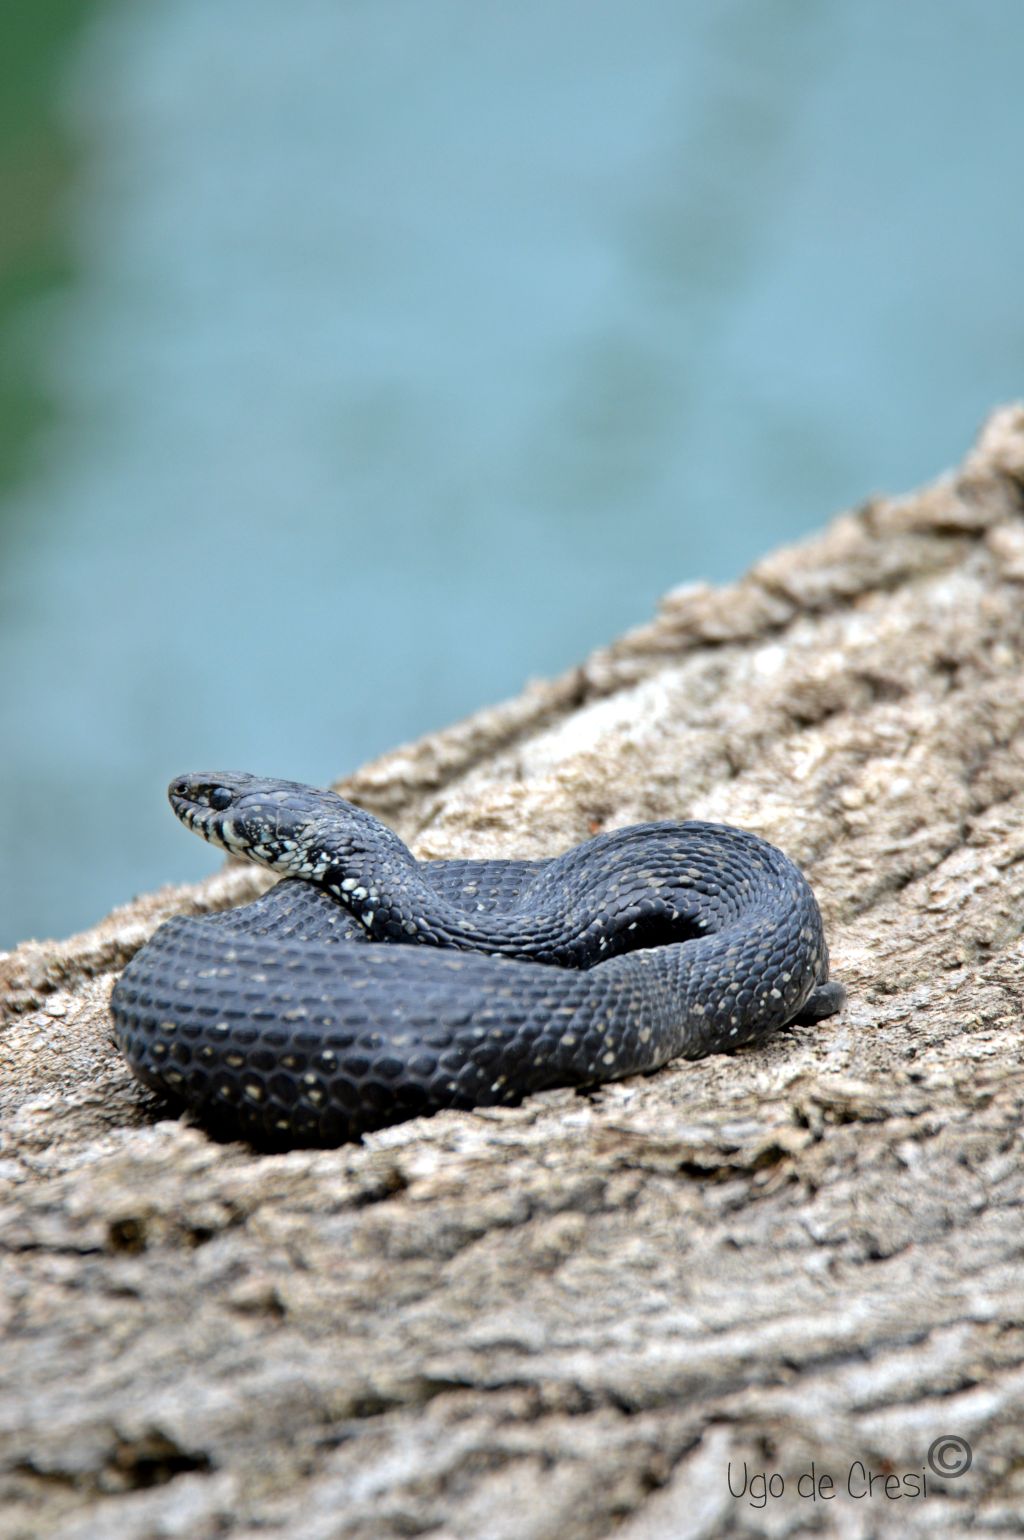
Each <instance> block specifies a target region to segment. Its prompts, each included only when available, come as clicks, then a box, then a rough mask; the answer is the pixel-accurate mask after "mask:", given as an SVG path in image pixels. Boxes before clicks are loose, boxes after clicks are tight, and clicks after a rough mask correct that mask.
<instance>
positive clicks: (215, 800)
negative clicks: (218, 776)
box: [208, 786, 232, 813]
mask: <svg viewBox="0 0 1024 1540" xmlns="http://www.w3.org/2000/svg"><path fill="white" fill-rule="evenodd" d="M208 800H209V804H210V806H211V807H212V808H213V811H214V812H215V813H223V811H224V809H225V808H226V807H230V806H231V801H232V798H231V793H230V792H229V791H228V789H227V787H226V786H215V787H214V788H213V790H212V791H211V793H210V796H209V799H208Z"/></svg>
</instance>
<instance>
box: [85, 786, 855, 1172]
mask: <svg viewBox="0 0 1024 1540" xmlns="http://www.w3.org/2000/svg"><path fill="white" fill-rule="evenodd" d="M170 799H171V803H172V806H173V807H174V810H175V812H176V813H177V814H178V816H179V818H181V819H182V821H183V822H184V823H185V824H187V825H188V826H189V827H190V828H192V829H194V830H195V831H196V832H198V833H200V834H201V835H203V837H204V838H206V839H208V840H211V841H212V842H213V843H215V844H219V845H221V846H223V847H224V848H225V849H227V850H229V851H232V852H234V853H237V854H244V855H247V856H249V857H250V858H252V859H254V860H256V861H259V862H261V863H262V864H263V865H266V866H269V867H271V868H272V869H273V870H275V871H278V872H280V873H282V874H283V875H284V876H285V878H286V880H284V881H282V882H279V883H278V884H277V885H276V886H275V887H274V888H272V889H271V890H270V891H269V892H268V893H266V894H264V896H263V897H262V898H259V899H257V900H256V902H255V903H251V904H247V905H245V906H244V907H242V908H240V909H235V910H230V911H228V912H227V913H224V914H217V915H208V916H204V917H202V918H196V917H186V916H180V917H178V918H176V919H173V920H170V921H168V922H167V923H166V924H165V925H162V926H161V927H160V928H159V930H157V931H156V933H155V934H154V935H153V937H152V939H151V940H150V941H149V942H147V944H146V945H145V946H144V947H142V949H141V950H140V951H139V952H138V953H137V954H136V956H135V957H134V958H133V960H132V961H131V963H130V964H129V965H128V967H127V968H126V969H125V971H124V973H123V975H122V976H121V978H120V980H119V981H118V983H117V985H116V987H115V989H114V993H113V997H112V1000H111V1010H112V1014H113V1019H114V1030H115V1036H116V1039H117V1042H118V1045H119V1046H120V1047H121V1049H122V1050H123V1052H124V1054H125V1056H126V1057H127V1060H128V1063H129V1064H130V1066H131V1068H132V1069H133V1071H134V1072H135V1074H136V1075H137V1076H138V1077H139V1079H140V1080H142V1081H143V1082H144V1083H145V1084H146V1085H148V1086H150V1087H152V1088H153V1089H155V1090H158V1091H160V1092H162V1093H163V1094H164V1095H166V1096H169V1097H171V1098H172V1099H175V1100H178V1101H181V1102H184V1103H185V1104H186V1105H187V1106H189V1107H190V1108H192V1109H193V1110H194V1111H195V1112H196V1113H197V1115H198V1116H199V1117H200V1118H201V1119H202V1120H203V1121H205V1122H206V1123H208V1124H210V1125H211V1126H214V1127H215V1128H218V1129H221V1130H224V1131H226V1132H229V1133H233V1134H240V1135H242V1136H244V1137H246V1138H249V1139H251V1140H253V1141H254V1142H257V1143H261V1144H272V1145H278V1146H289V1145H302V1144H315V1145H331V1144H338V1143H341V1142H342V1141H344V1140H346V1139H351V1138H355V1137H358V1135H359V1134H361V1133H362V1132H364V1131H365V1130H367V1129H370V1128H376V1127H381V1126H383V1125H384V1124H387V1123H394V1122H398V1121H400V1120H402V1119H403V1118H409V1117H414V1116H416V1115H417V1114H420V1113H430V1112H436V1111H438V1110H440V1109H441V1108H443V1107H457V1108H458V1107H461V1108H468V1107H475V1106H493V1105H498V1104H510V1103H515V1102H518V1101H519V1100H521V1098H522V1097H523V1096H525V1095H527V1094H529V1093H530V1092H535V1091H540V1090H544V1089H547V1088H549V1087H552V1086H565V1085H576V1086H586V1085H594V1084H597V1083H599V1082H601V1081H604V1080H614V1079H617V1078H619V1077H621V1076H623V1075H630V1074H635V1073H637V1072H639V1071H646V1070H652V1069H656V1068H657V1067H658V1066H659V1065H662V1064H664V1063H666V1062H667V1061H668V1060H669V1059H673V1058H676V1057H679V1056H683V1057H686V1058H700V1057H703V1056H704V1055H705V1054H709V1053H716V1052H723V1051H729V1050H731V1049H733V1048H736V1047H738V1046H740V1045H741V1044H743V1043H748V1042H751V1041H753V1040H756V1039H760V1038H763V1037H765V1036H766V1035H767V1034H768V1033H770V1032H772V1031H774V1030H776V1029H777V1028H779V1027H781V1026H784V1025H785V1024H786V1023H788V1022H791V1021H793V1020H796V1019H800V1020H818V1019H820V1018H821V1017H823V1016H828V1015H831V1014H832V1013H833V1012H835V1011H837V1010H838V1009H839V1008H840V1006H841V1005H842V1003H843V999H844V991H843V989H842V987H841V986H840V985H838V984H835V983H830V982H828V950H827V947H826V945H825V939H824V935H823V932H822V924H821V915H820V913H819V911H818V906H817V903H816V902H815V899H814V895H813V893H812V892H811V889H810V887H809V886H808V884H807V882H806V880H805V878H804V877H803V876H802V875H801V873H800V872H799V871H798V870H797V868H796V867H795V866H794V865H793V864H792V862H791V861H789V860H788V859H787V857H786V856H784V855H783V854H782V853H781V851H779V850H776V849H775V848H774V846H772V845H769V844H767V843H766V842H765V841H764V840H761V839H759V838H757V836H756V835H753V834H747V833H744V832H743V831H741V830H739V829H733V828H729V827H727V826H725V825H718V824H708V823H651V824H642V825H639V826H637V827H634V828H631V829H619V830H615V831H613V832H612V833H610V834H602V835H598V836H597V838H595V839H592V840H589V841H588V842H587V843H586V844H583V845H580V846H578V847H577V848H576V849H574V850H570V851H568V852H567V853H566V854H564V855H561V856H557V857H555V858H554V859H552V860H549V861H432V862H422V863H420V862H417V861H416V860H415V858H414V857H413V856H412V854H411V853H410V851H409V850H408V849H407V848H406V846H405V845H403V844H402V842H401V840H399V838H398V836H397V835H395V834H394V833H393V832H392V831H391V830H390V829H388V828H386V827H385V826H384V825H383V824H381V823H379V822H378V821H377V819H375V818H373V817H371V815H370V814H368V813H366V812H363V811H362V810H361V809H359V808H356V807H353V806H352V805H351V804H350V803H347V802H345V801H343V799H342V798H341V797H338V796H336V795H335V794H334V793H332V792H324V791H316V790H314V789H312V788H310V787H306V786H300V785H297V784H296V783H294V782H289V781H275V780H265V779H260V778H258V777H255V776H250V775H242V774H234V773H232V774H219V773H218V774H209V773H206V774H202V775H193V776H184V777H181V778H180V779H179V780H176V781H174V782H172V784H171V788H170ZM367 941H370V942H383V943H388V942H390V943H393V944H392V945H369V946H368V945H365V944H358V943H365V942H367Z"/></svg>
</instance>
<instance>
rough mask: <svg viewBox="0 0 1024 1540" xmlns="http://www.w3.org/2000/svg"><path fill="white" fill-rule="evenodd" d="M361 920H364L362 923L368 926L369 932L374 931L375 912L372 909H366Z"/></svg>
mask: <svg viewBox="0 0 1024 1540" xmlns="http://www.w3.org/2000/svg"><path fill="white" fill-rule="evenodd" d="M359 918H360V919H361V920H362V922H363V924H364V925H365V926H366V928H367V930H372V929H373V910H372V909H365V910H364V911H363V913H362V914H361V915H360V916H359Z"/></svg>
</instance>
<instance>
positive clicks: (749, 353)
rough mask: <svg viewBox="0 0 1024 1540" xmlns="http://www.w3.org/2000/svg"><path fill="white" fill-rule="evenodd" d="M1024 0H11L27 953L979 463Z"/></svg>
mask: <svg viewBox="0 0 1024 1540" xmlns="http://www.w3.org/2000/svg"><path fill="white" fill-rule="evenodd" d="M1022 57H1024V5H1022V4H1021V3H1020V0H985V3H984V4H981V5H976V6H968V5H955V4H943V3H938V4H937V3H936V0H901V3H900V4H899V5H893V4H891V3H888V0H832V3H831V4H829V5H815V4H812V3H809V0H776V3H774V4H772V5H766V4H765V3H764V0H697V3H692V4H689V5H686V6H681V5H679V4H678V3H676V0H628V3H626V0H621V3H615V4H608V3H602V0H554V3H552V0H543V3H541V0H517V4H515V5H514V6H481V5H480V4H479V3H477V0H297V3H295V4H293V5H289V6H281V5H277V4H274V3H271V0H220V3H218V4H216V5H211V4H209V3H208V0H149V3H147V4H128V3H113V0H107V3H103V0H4V4H3V6H2V8H0V70H2V76H3V91H2V96H0V671H2V672H0V686H2V688H0V742H2V746H3V748H2V754H0V945H5V944H6V945H9V944H11V943H13V942H14V941H16V940H18V939H21V938H23V937H25V936H27V935H31V934H43V935H45V934H61V933H65V932H67V931H69V930H71V929H73V928H77V927H81V926H84V925H86V924H88V923H90V922H92V921H94V920H95V919H97V918H99V916H100V915H101V914H102V913H103V912H104V911H105V910H106V909H108V908H109V907H110V906H112V905H113V904H115V903H118V902H121V901H123V900H125V899H127V898H129V897H130V896H131V895H132V894H133V893H134V892H137V891H140V890H143V889H146V888H148V887H151V886H155V885H157V884H158V883H160V882H162V881H165V880H169V879H185V878H189V877H196V876H199V875H201V874H202V873H203V872H204V871H208V870H211V869H213V867H214V866H216V865H217V864H218V861H219V857H218V856H217V854H216V853H215V852H213V851H211V850H210V849H208V848H207V847H205V846H202V845H201V844H200V843H199V842H198V841H197V840H194V839H191V838H189V837H188V836H187V835H186V834H185V833H184V831H182V830H181V829H180V828H179V827H178V825H177V824H176V822H175V821H174V819H173V818H172V816H171V814H170V813H169V811H167V809H166V806H165V804H164V802H163V790H164V786H165V783H166V782H167V780H168V779H169V778H170V776H171V775H172V774H174V773H177V772H179V771H181V770H185V769H196V768H202V767H207V766H210V767H217V766H219V767H222V768H247V769H253V770H259V771H263V772H266V773H270V774H278V775H283V776H288V777H293V778H298V779H304V780H310V781H315V782H324V781H326V780H328V779H330V778H332V777H334V776H336V775H338V774H339V773H342V772H344V771H347V770H349V769H351V768H353V767H355V766H356V765H357V764H359V763H360V762H361V761H362V760H364V759H366V758H367V757H368V756H370V755H373V754H376V753H378V752H379V751H381V750H383V749H385V748H387V747H389V746H390V745H392V744H394V743H396V742H398V741H400V740H402V739H407V738H410V737H412V736H414V735H416V734H419V733H423V732H426V731H428V730H430V729H431V728H434V727H438V726H441V725H442V724H444V723H446V722H449V721H451V720H452V719H454V718H457V717H458V716H460V715H462V714H464V713H466V712H469V711H471V710H473V709H474V708H475V707H477V706H479V705H482V704H484V703H485V702H489V701H494V700H497V699H499V698H501V697H503V696H506V695H508V694H511V693H514V692H516V691H517V690H518V689H519V688H520V687H521V685H522V684H523V682H524V681H525V680H526V679H527V678H528V677H529V676H534V675H537V674H548V673H552V672H555V671H558V670H561V669H562V668H564V667H566V666H568V665H570V664H571V663H573V662H575V661H577V660H578V659H580V658H581V657H582V656H583V655H584V654H585V653H586V652H587V651H588V649H590V648H591V647H593V646H595V645H597V644H599V643H601V642H603V641H606V640H608V639H609V638H611V637H612V636H613V635H614V634H615V633H617V632H618V631H620V630H622V629H623V628H624V627H626V626H627V625H630V624H632V623H634V622H637V621H640V620H642V619H644V618H646V617H647V616H648V614H649V613H650V612H651V610H652V608H653V606H654V604H655V601H656V599H657V596H658V595H659V594H660V593H661V592H662V591H664V590H665V589H666V588H668V587H671V586H673V585H675V584H677V583H681V582H684V581H687V580H692V579H697V578H703V577H707V578H711V579H728V578H731V577H733V576H735V575H737V574H738V573H739V572H740V571H741V570H742V568H743V567H745V566H746V565H747V564H748V563H749V562H750V561H751V560H753V559H754V558H755V557H756V556H757V555H758V554H759V553H761V552H763V551H765V550H767V549H769V548H771V547H773V546H775V545H776V544H778V543H779V542H780V541H785V540H790V539H793V538H795V537H797V536H799V535H801V534H802V533H803V532H805V531H807V530H809V529H811V528H813V527H815V526H816V525H819V524H820V523H821V522H822V521H823V520H824V518H825V517H826V516H827V515H829V514H831V513H832V512H834V511H835V510H837V509H839V508H841V507H844V506H846V505H849V504H851V503H853V502H856V501H859V500H860V499H861V498H863V497H864V496H865V495H867V494H868V493H870V492H872V491H873V490H881V489H889V490H902V489H906V488H908V487H911V486H913V485H915V484H916V483H918V482H920V481H921V480H923V479H925V478H927V477H929V476H931V475H933V474H934V473H936V472H938V471H939V470H941V469H942V468H943V467H944V466H946V465H948V464H950V463H952V462H954V461H955V460H956V459H958V458H959V457H960V455H961V454H962V452H963V451H964V450H965V449H966V447H967V445H968V444H969V442H970V440H971V438H972V436H973V434H974V432H975V430H976V428H977V426H978V424H979V422H980V420H981V419H982V418H983V416H984V415H985V413H986V412H987V411H988V409H989V408H990V407H991V406H992V405H993V404H995V403H996V402H999V401H1001V400H1005V399H1008V398H1011V397H1013V396H1015V395H1019V394H1020V393H1021V392H1022V390H1024V297H1022V286H1021V275H1022V273H1024V195H1022V167H1024V91H1022V89H1021V59H1022Z"/></svg>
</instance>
